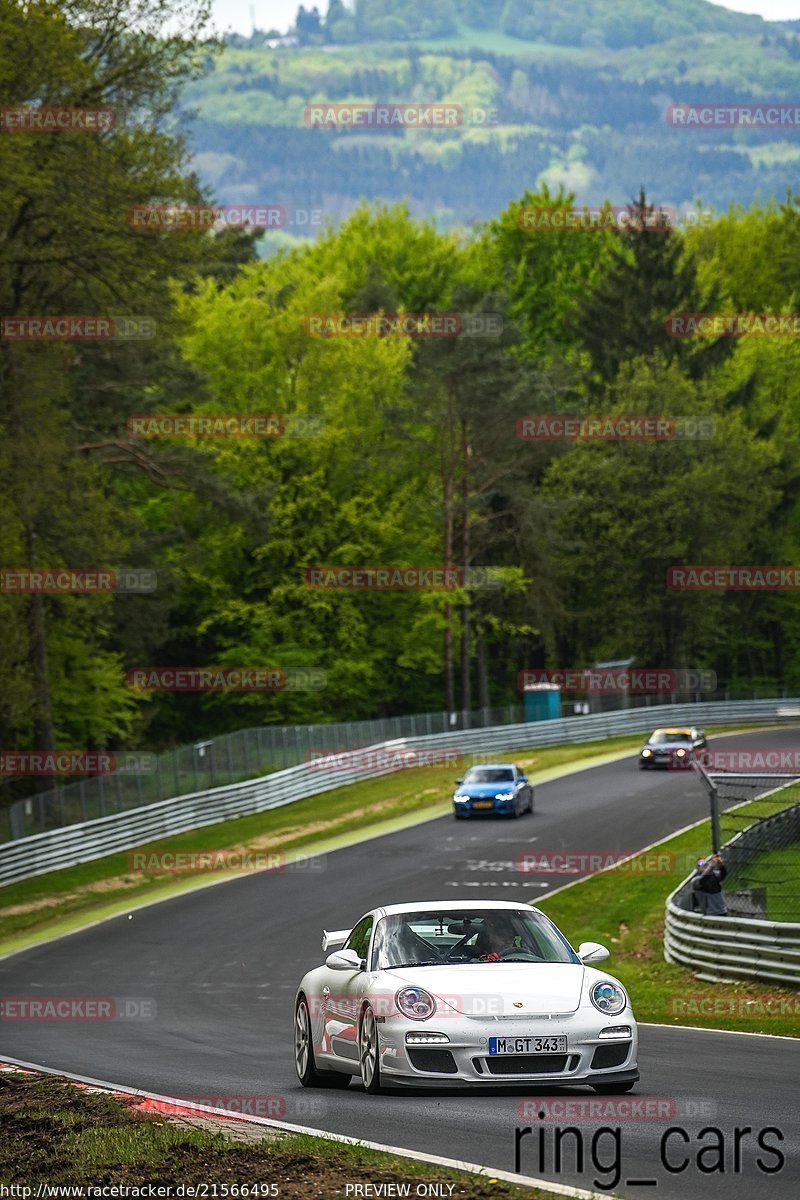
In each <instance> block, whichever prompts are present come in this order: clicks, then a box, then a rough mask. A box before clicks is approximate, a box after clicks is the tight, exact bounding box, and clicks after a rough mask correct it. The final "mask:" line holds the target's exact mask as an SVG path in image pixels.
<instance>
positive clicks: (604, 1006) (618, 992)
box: [589, 979, 628, 1017]
mask: <svg viewBox="0 0 800 1200" xmlns="http://www.w3.org/2000/svg"><path fill="white" fill-rule="evenodd" d="M589 995H590V996H591V1000H592V1004H593V1005H594V1006H595V1008H597V1009H599V1010H600V1012H601V1013H606V1015H608V1016H612V1017H613V1016H615V1015H616V1014H617V1013H621V1012H622V1010H623V1008H624V1007H625V1005H626V1004H627V1003H628V997H627V996H626V995H625V993H624V992H623V990H622V988H621V987H620V986H619V984H618V983H612V982H611V980H610V979H603V980H601V981H600V983H595V984H593V985H592V990H591V992H590V993H589Z"/></svg>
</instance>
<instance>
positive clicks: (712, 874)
mask: <svg viewBox="0 0 800 1200" xmlns="http://www.w3.org/2000/svg"><path fill="white" fill-rule="evenodd" d="M727 874H728V868H727V867H726V866H725V860H724V859H723V857H722V855H721V854H717V853H716V851H715V852H714V854H712V855H711V856H710V857H709V858H698V860H697V863H696V869H695V874H694V878H693V879H692V893H693V895H694V898H695V902H696V904H697V907H698V909H699V910H700V912H701V913H702V914H703V916H706V917H727V915H728V906H727V905H726V903H725V894H724V892H723V891H722V881H723V879H724V878H725V876H726V875H727Z"/></svg>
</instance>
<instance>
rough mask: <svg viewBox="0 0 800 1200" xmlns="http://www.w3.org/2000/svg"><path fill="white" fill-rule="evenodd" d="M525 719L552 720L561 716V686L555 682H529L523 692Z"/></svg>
mask: <svg viewBox="0 0 800 1200" xmlns="http://www.w3.org/2000/svg"><path fill="white" fill-rule="evenodd" d="M522 699H523V704H524V707H525V720H526V721H553V720H556V719H557V718H558V717H560V716H561V688H560V686H559V685H558V684H557V683H529V684H526V686H525V690H524V692H523V696H522Z"/></svg>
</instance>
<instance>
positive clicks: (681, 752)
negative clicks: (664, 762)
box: [675, 750, 686, 758]
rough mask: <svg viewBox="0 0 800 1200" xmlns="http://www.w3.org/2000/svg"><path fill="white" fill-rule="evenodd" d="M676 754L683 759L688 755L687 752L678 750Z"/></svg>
mask: <svg viewBox="0 0 800 1200" xmlns="http://www.w3.org/2000/svg"><path fill="white" fill-rule="evenodd" d="M675 753H676V754H677V756H678V758H683V757H684V755H685V754H686V751H685V750H676V751H675Z"/></svg>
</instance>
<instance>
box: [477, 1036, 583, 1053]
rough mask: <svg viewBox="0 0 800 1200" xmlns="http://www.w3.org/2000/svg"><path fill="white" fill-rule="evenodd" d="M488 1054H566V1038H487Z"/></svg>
mask: <svg viewBox="0 0 800 1200" xmlns="http://www.w3.org/2000/svg"><path fill="white" fill-rule="evenodd" d="M489 1053H490V1054H566V1053H567V1039H566V1037H516V1038H502V1037H493V1038H489Z"/></svg>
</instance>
